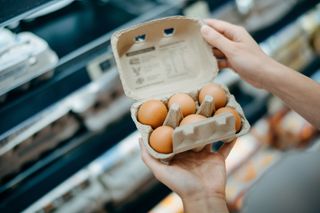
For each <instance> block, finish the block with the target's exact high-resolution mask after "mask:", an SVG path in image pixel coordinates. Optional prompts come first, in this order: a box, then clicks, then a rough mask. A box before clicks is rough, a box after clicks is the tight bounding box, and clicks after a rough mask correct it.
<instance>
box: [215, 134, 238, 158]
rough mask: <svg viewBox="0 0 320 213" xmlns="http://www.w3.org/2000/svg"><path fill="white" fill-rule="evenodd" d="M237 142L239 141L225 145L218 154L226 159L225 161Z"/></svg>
mask: <svg viewBox="0 0 320 213" xmlns="http://www.w3.org/2000/svg"><path fill="white" fill-rule="evenodd" d="M236 141H237V138H236V139H234V140H233V141H232V142H230V143H224V144H223V145H222V146H221V147H220V149H219V150H218V151H217V152H218V153H220V154H221V155H222V156H223V157H224V159H227V157H228V155H229V153H230V152H231V150H232V148H233V146H234V145H235V143H236Z"/></svg>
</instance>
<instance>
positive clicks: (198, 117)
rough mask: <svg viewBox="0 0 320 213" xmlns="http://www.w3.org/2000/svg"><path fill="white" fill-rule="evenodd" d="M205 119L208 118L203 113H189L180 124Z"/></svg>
mask: <svg viewBox="0 0 320 213" xmlns="http://www.w3.org/2000/svg"><path fill="white" fill-rule="evenodd" d="M205 119H207V118H206V117H205V116H203V115H198V114H191V115H188V116H187V117H185V118H184V119H182V121H181V122H180V126H183V125H187V124H191V123H196V122H199V121H203V120H205Z"/></svg>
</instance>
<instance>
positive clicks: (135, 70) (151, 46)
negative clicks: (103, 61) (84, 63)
mask: <svg viewBox="0 0 320 213" xmlns="http://www.w3.org/2000/svg"><path fill="white" fill-rule="evenodd" d="M201 26H202V23H201V22H200V20H197V19H191V18H186V17H183V16H174V17H167V18H162V19H157V20H153V21H150V22H147V23H143V24H140V25H136V26H133V27H131V28H128V29H124V30H121V31H118V32H116V33H114V34H113V36H112V38H111V45H112V49H113V53H114V57H115V60H116V63H117V67H118V71H119V74H120V79H121V82H122V86H123V88H124V92H125V94H126V95H127V96H128V97H131V98H133V99H136V100H141V99H148V98H152V97H156V96H160V95H165V94H173V93H177V92H183V91H185V90H186V88H187V89H188V90H193V89H195V88H199V87H201V86H203V85H204V84H206V83H208V82H209V81H212V80H213V78H214V77H215V76H216V75H217V73H218V66H217V61H216V59H215V58H214V57H213V55H212V49H211V47H210V46H209V44H208V43H207V42H206V41H205V40H204V39H203V38H202V36H201V33H200V28H201Z"/></svg>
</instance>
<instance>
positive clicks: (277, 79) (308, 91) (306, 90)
mask: <svg viewBox="0 0 320 213" xmlns="http://www.w3.org/2000/svg"><path fill="white" fill-rule="evenodd" d="M272 63H273V64H272V65H271V66H268V67H265V68H264V69H268V70H266V72H265V73H270V74H267V75H266V76H265V79H264V81H263V87H264V88H265V89H266V90H268V91H270V92H271V93H272V94H274V95H276V96H278V97H279V98H281V99H282V100H283V102H284V103H286V104H287V105H288V106H289V107H290V108H291V109H293V110H294V111H296V112H297V113H299V114H300V115H301V116H303V117H304V118H305V119H306V120H308V121H309V122H310V123H311V124H313V125H314V126H315V127H317V128H318V129H320V84H318V83H316V82H315V81H313V80H312V79H310V78H308V77H306V76H304V75H302V74H300V73H298V72H296V71H294V70H292V69H290V68H288V67H286V66H284V65H282V64H280V63H278V62H276V61H273V62H272Z"/></svg>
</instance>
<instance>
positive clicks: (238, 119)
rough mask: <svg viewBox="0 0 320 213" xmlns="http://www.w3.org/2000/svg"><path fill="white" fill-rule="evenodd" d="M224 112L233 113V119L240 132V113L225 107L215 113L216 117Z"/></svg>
mask: <svg viewBox="0 0 320 213" xmlns="http://www.w3.org/2000/svg"><path fill="white" fill-rule="evenodd" d="M224 112H231V113H232V114H233V117H234V119H235V120H236V123H235V128H236V132H239V131H240V129H241V117H240V115H239V113H238V112H237V111H236V110H235V109H234V108H232V107H223V108H220V109H218V110H217V111H216V113H214V115H219V114H221V113H224Z"/></svg>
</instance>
